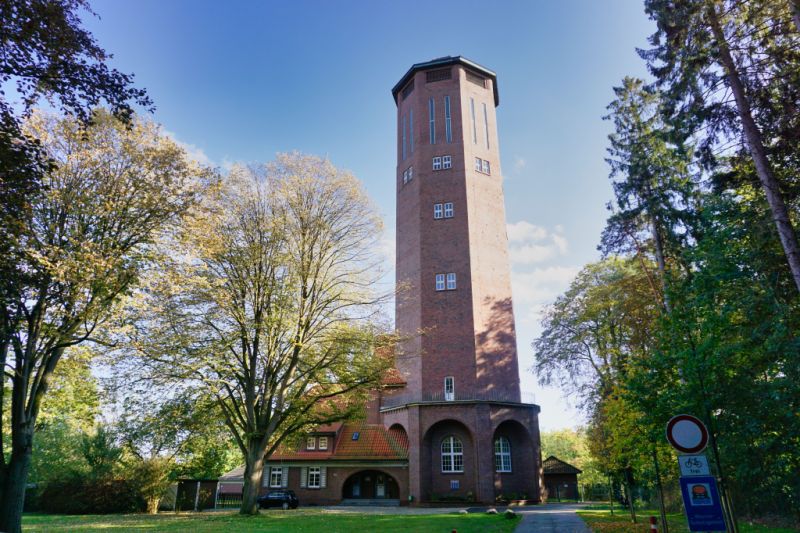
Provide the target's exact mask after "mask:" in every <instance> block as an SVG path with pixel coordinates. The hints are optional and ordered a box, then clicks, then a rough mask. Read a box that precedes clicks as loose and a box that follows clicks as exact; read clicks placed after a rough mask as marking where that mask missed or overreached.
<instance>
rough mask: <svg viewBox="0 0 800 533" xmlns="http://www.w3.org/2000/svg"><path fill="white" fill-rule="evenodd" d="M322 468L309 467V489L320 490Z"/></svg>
mask: <svg viewBox="0 0 800 533" xmlns="http://www.w3.org/2000/svg"><path fill="white" fill-rule="evenodd" d="M319 481H320V468H319V467H318V466H310V467H308V488H310V489H318V488H319V487H320V483H319Z"/></svg>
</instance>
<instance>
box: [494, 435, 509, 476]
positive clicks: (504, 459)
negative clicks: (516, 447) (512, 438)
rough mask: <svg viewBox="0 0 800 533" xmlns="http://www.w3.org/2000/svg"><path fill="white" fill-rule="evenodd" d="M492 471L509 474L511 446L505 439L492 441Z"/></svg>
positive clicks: (500, 438) (499, 438)
mask: <svg viewBox="0 0 800 533" xmlns="http://www.w3.org/2000/svg"><path fill="white" fill-rule="evenodd" d="M494 469H495V470H496V471H497V472H511V445H510V444H509V443H508V439H507V438H505V437H498V438H497V439H495V441H494Z"/></svg>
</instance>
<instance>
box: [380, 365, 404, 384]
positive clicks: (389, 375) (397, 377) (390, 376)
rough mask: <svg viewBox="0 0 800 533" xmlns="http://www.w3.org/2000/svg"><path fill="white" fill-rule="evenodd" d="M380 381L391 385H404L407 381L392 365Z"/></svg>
mask: <svg viewBox="0 0 800 533" xmlns="http://www.w3.org/2000/svg"><path fill="white" fill-rule="evenodd" d="M381 383H383V384H384V385H387V386H389V387H391V386H397V385H405V384H406V383H407V382H406V378H404V377H403V374H401V373H400V371H399V370H397V369H396V368H395V367H392V368H390V369H389V370H387V371H386V373H385V374H384V375H383V378H382V379H381Z"/></svg>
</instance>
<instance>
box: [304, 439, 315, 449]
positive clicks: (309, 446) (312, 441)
mask: <svg viewBox="0 0 800 533" xmlns="http://www.w3.org/2000/svg"><path fill="white" fill-rule="evenodd" d="M316 449H317V439H316V437H308V438H307V439H306V450H316Z"/></svg>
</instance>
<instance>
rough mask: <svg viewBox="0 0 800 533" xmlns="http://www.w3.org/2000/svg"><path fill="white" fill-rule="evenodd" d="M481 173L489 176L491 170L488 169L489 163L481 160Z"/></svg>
mask: <svg viewBox="0 0 800 533" xmlns="http://www.w3.org/2000/svg"><path fill="white" fill-rule="evenodd" d="M483 173H484V174H491V173H492V172H491V169H490V168H489V161H487V160H486V159H484V160H483Z"/></svg>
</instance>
